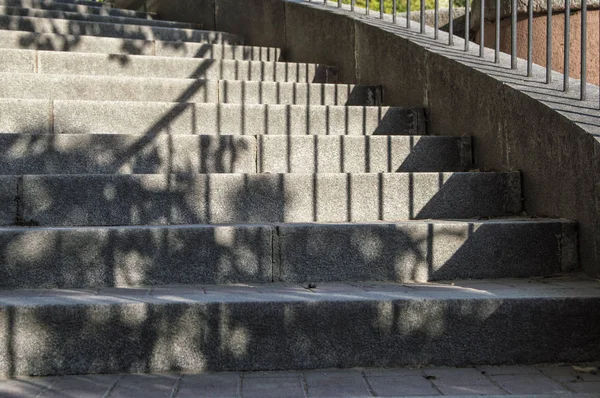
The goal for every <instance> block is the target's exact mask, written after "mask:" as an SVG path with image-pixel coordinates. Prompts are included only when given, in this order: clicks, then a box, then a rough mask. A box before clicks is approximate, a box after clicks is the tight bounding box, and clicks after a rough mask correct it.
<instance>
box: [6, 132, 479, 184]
mask: <svg viewBox="0 0 600 398" xmlns="http://www.w3.org/2000/svg"><path fill="white" fill-rule="evenodd" d="M0 148H2V149H0V174H1V175H23V174H168V173H257V172H262V173H316V172H319V173H365V172H371V173H380V172H423V171H440V170H443V171H467V170H468V169H469V168H470V167H472V165H471V140H470V139H468V138H457V137H428V136H424V137H421V136H411V137H404V136H394V137H392V136H372V137H346V136H338V137H334V136H291V137H286V136H275V135H268V136H261V137H258V136H226V135H223V136H210V135H174V136H166V135H160V136H154V137H148V136H144V135H125V134H111V135H107V134H102V135H95V134H93V135H86V134H76V135H71V134H58V135H53V134H0Z"/></svg>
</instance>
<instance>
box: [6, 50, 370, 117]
mask: <svg viewBox="0 0 600 398" xmlns="http://www.w3.org/2000/svg"><path fill="white" fill-rule="evenodd" d="M24 62H29V61H28V60H26V61H24ZM2 67H5V65H4V62H3V60H2V59H0V68H2ZM3 70H5V71H6V72H7V73H0V98H12V99H54V100H84V101H141V102H150V101H157V102H201V103H216V102H222V103H229V104H281V105H349V106H354V105H360V106H364V105H366V106H373V105H381V88H380V87H373V86H356V85H348V84H318V83H280V82H219V81H218V80H201V79H165V78H144V77H123V76H121V77H112V76H84V75H42V74H34V73H9V72H11V71H10V70H6V69H3ZM31 72H35V71H34V70H32V71H31ZM185 109H186V107H185V105H182V104H180V105H179V106H178V107H176V108H172V109H171V110H170V111H169V114H168V115H164V116H163V117H164V118H165V120H166V121H172V120H174V119H176V118H177V117H178V116H179V115H180V114H181V112H182V111H183V110H185Z"/></svg>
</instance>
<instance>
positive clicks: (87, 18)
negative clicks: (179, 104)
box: [0, 5, 198, 29]
mask: <svg viewBox="0 0 600 398" xmlns="http://www.w3.org/2000/svg"><path fill="white" fill-rule="evenodd" d="M0 15H4V16H8V15H10V16H14V17H30V18H44V19H51V20H56V21H58V20H68V21H78V22H79V21H81V22H102V23H112V24H124V25H143V26H157V27H163V28H177V29H198V25H195V24H191V23H184V22H173V21H160V20H153V19H146V18H135V17H129V16H121V15H119V16H116V15H99V14H87V13H85V14H83V13H79V12H70V11H62V10H48V9H37V8H23V7H6V6H3V5H0Z"/></svg>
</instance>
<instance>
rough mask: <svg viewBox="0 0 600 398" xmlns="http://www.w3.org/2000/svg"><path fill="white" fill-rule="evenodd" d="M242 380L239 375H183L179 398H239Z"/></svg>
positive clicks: (229, 373) (226, 373) (228, 373)
mask: <svg viewBox="0 0 600 398" xmlns="http://www.w3.org/2000/svg"><path fill="white" fill-rule="evenodd" d="M240 383H241V379H240V375H239V373H235V372H222V373H205V374H197V375H193V374H190V375H183V378H182V379H181V383H180V384H179V390H178V392H177V395H175V396H176V397H177V398H197V397H200V396H201V397H205V398H238V397H239V396H240V386H241V384H240Z"/></svg>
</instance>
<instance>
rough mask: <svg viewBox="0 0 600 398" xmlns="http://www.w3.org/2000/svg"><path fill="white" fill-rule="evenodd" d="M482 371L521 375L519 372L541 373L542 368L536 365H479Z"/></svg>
mask: <svg viewBox="0 0 600 398" xmlns="http://www.w3.org/2000/svg"><path fill="white" fill-rule="evenodd" d="M477 369H479V370H480V371H481V372H485V374H486V375H488V376H494V375H519V374H540V370H539V369H538V368H536V367H534V366H525V365H513V366H478V367H477Z"/></svg>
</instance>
